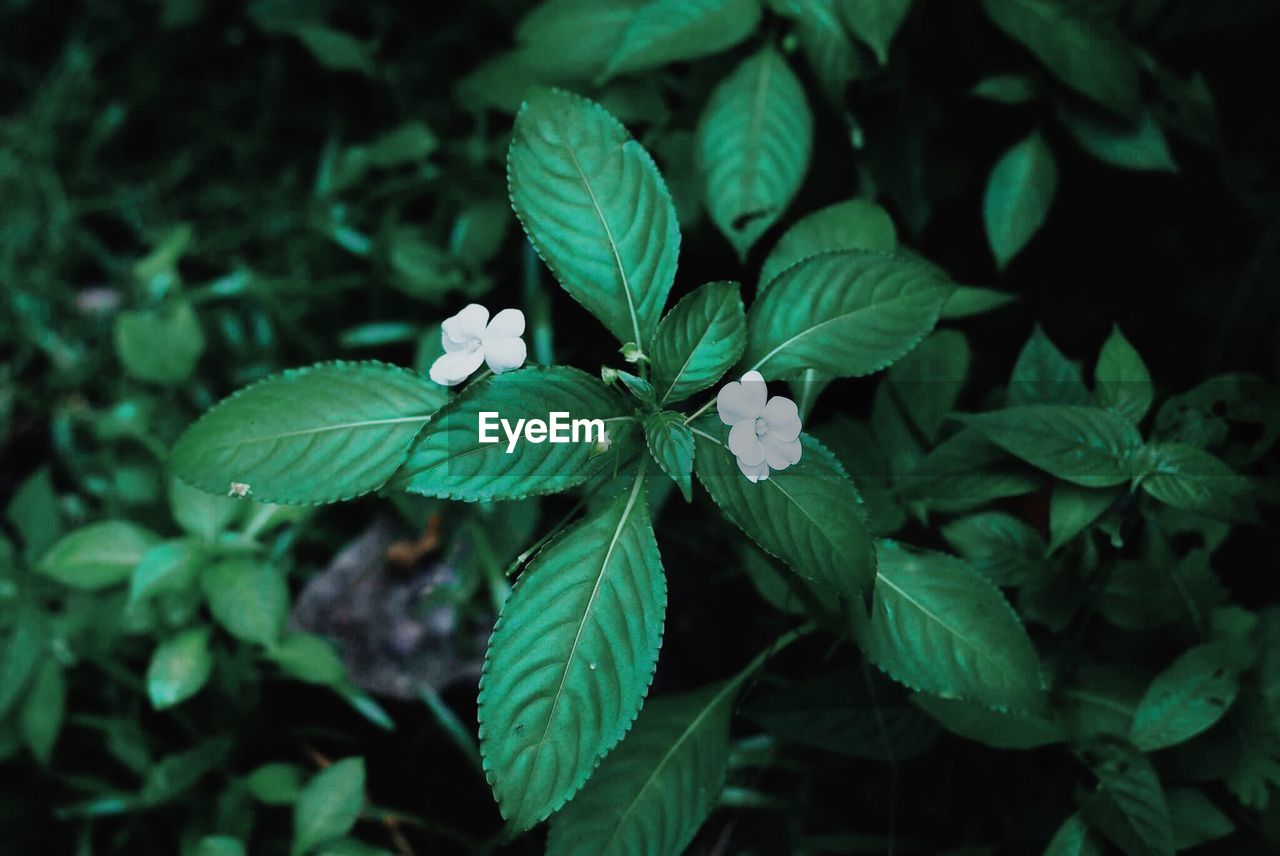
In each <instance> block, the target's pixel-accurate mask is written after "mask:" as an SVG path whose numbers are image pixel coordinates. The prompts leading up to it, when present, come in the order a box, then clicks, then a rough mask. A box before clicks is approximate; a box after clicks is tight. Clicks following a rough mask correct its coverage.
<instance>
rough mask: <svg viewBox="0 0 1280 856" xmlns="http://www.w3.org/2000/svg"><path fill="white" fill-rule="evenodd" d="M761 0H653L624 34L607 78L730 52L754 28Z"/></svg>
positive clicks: (608, 67)
mask: <svg viewBox="0 0 1280 856" xmlns="http://www.w3.org/2000/svg"><path fill="white" fill-rule="evenodd" d="M759 23H760V0H652V2H650V3H646V4H645V5H644V6H641V7H640V11H639V12H637V13H636V15H635V17H634V18H632V19H631V23H630V24H629V25H628V26H627V29H626V31H625V32H623V34H622V41H621V43H620V44H619V45H618V49H617V50H616V51H614V53H613V56H612V57H611V58H610V59H609V64H608V66H607V67H606V68H605V72H604V73H605V76H606V77H612V76H614V75H616V74H626V73H629V72H633V71H643V70H644V69H648V68H657V67H659V66H662V65H666V64H667V63H671V62H681V61H683V60H690V59H697V58H699V57H704V56H710V55H711V54H715V53H720V52H721V51H724V50H728V49H729V48H731V47H733V46H734V45H736V44H737V43H738V42H740V41H742V40H743V39H745V38H747V36H749V35H751V34H752V33H753V32H755V29H756V25H757V24H759Z"/></svg>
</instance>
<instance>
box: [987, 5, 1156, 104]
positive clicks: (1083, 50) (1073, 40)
mask: <svg viewBox="0 0 1280 856" xmlns="http://www.w3.org/2000/svg"><path fill="white" fill-rule="evenodd" d="M982 5H983V7H984V8H985V9H986V11H987V15H988V16H989V17H990V18H991V20H993V21H995V23H996V26H998V27H999V28H1000V29H1002V30H1004V31H1005V33H1006V34H1007V35H1008V36H1009V37H1010V38H1012V39H1015V40H1017V41H1019V42H1021V43H1022V44H1023V45H1024V46H1025V47H1026V48H1027V49H1028V50H1030V51H1031V52H1032V53H1033V54H1035V55H1036V57H1037V58H1038V59H1039V60H1040V61H1041V62H1042V63H1044V64H1045V65H1046V66H1048V67H1049V70H1050V71H1052V72H1053V73H1054V74H1055V75H1056V76H1057V77H1058V78H1059V79H1060V80H1062V82H1063V83H1066V84H1067V85H1068V86H1070V87H1071V88H1073V89H1075V90H1076V91H1078V92H1081V93H1083V94H1084V95H1087V96H1089V97H1090V98H1092V99H1094V100H1095V101H1097V102H1098V103H1100V104H1102V105H1104V106H1106V107H1109V108H1111V109H1112V110H1115V111H1116V112H1118V113H1121V114H1126V115H1127V114H1129V113H1131V112H1132V111H1133V109H1134V107H1135V105H1137V103H1138V96H1139V86H1138V84H1139V74H1138V54H1137V51H1135V50H1134V48H1133V45H1131V44H1130V43H1129V41H1128V39H1126V38H1125V36H1124V34H1123V33H1121V32H1120V30H1119V29H1118V28H1116V27H1115V26H1113V25H1111V24H1110V23H1107V22H1105V21H1102V20H1098V19H1096V18H1094V17H1089V16H1088V15H1087V14H1086V13H1083V12H1080V11H1077V9H1076V8H1074V7H1077V6H1079V5H1080V4H1072V3H1061V2H1059V0H983V3H982Z"/></svg>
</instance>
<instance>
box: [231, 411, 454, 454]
mask: <svg viewBox="0 0 1280 856" xmlns="http://www.w3.org/2000/svg"><path fill="white" fill-rule="evenodd" d="M432 415H433V414H430V413H428V414H425V415H417V416H396V417H392V418H388V419H362V420H359V421H357V422H341V423H338V424H334V425H321V426H319V427H317V428H303V429H301V430H299V431H285V432H282V433H279V434H260V435H256V436H254V437H251V438H248V439H239V440H233V441H231V442H228V443H210V444H209V446H208V447H207V448H208V449H209V450H210V451H218V452H220V451H222V450H224V449H235V448H240V447H243V446H251V445H253V444H255V443H270V442H274V441H276V440H287V439H289V438H290V437H306V436H308V435H312V434H325V433H328V432H330V431H353V430H359V429H362V428H376V427H378V426H381V425H398V424H405V423H409V422H423V423H425V422H428V421H430V419H431V417H432Z"/></svg>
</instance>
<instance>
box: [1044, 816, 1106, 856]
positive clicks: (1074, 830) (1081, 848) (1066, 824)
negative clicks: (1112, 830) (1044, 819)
mask: <svg viewBox="0 0 1280 856" xmlns="http://www.w3.org/2000/svg"><path fill="white" fill-rule="evenodd" d="M1044 856H1103V852H1102V846H1101V845H1100V844H1098V842H1097V840H1096V839H1095V838H1094V837H1093V835H1092V834H1090V832H1089V825H1088V824H1086V823H1085V822H1084V818H1082V817H1081V816H1080V815H1079V814H1078V813H1077V814H1073V815H1071V816H1070V817H1068V818H1067V819H1066V820H1064V821H1063V822H1062V826H1059V827H1058V831H1057V832H1055V833H1054V834H1053V838H1052V839H1050V841H1049V846H1048V847H1046V848H1045V849H1044Z"/></svg>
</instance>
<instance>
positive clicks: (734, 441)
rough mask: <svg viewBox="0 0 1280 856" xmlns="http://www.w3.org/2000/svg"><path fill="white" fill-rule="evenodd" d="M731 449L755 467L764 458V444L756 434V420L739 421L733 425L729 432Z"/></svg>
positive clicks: (740, 458) (742, 459)
mask: <svg viewBox="0 0 1280 856" xmlns="http://www.w3.org/2000/svg"><path fill="white" fill-rule="evenodd" d="M729 451H730V452H733V454H735V455H737V457H738V460H740V461H746V462H747V463H748V464H749V465H751V466H753V467H754V466H756V465H757V464H759V463H760V462H761V461H763V460H764V455H765V452H764V446H763V445H761V444H760V438H759V437H757V436H756V426H755V423H754V422H739V423H738V424H737V425H734V426H733V429H732V430H731V431H730V432H729Z"/></svg>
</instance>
